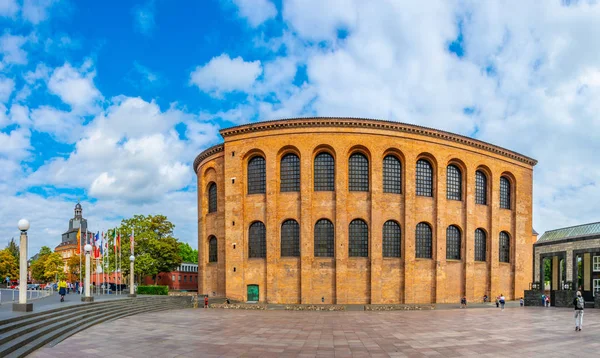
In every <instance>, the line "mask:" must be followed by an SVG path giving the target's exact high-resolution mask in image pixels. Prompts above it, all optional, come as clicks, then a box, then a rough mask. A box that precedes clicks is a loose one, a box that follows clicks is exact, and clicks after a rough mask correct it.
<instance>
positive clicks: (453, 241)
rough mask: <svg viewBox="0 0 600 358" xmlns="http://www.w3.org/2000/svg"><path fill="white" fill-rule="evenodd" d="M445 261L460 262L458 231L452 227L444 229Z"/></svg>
mask: <svg viewBox="0 0 600 358" xmlns="http://www.w3.org/2000/svg"><path fill="white" fill-rule="evenodd" d="M446 259H447V260H460V230H458V228H457V227H456V226H454V225H450V226H448V228H447V229H446Z"/></svg>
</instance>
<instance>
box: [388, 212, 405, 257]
mask: <svg viewBox="0 0 600 358" xmlns="http://www.w3.org/2000/svg"><path fill="white" fill-rule="evenodd" d="M401 240H402V233H401V231H400V225H398V223H397V222H395V221H393V220H388V221H386V222H385V224H383V257H400V250H401V246H400V242H401Z"/></svg>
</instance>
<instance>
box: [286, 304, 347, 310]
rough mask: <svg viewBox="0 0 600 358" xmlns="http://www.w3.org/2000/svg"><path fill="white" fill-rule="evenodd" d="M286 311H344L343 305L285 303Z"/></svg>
mask: <svg viewBox="0 0 600 358" xmlns="http://www.w3.org/2000/svg"><path fill="white" fill-rule="evenodd" d="M285 310H286V311H345V310H346V307H345V306H343V305H286V306H285Z"/></svg>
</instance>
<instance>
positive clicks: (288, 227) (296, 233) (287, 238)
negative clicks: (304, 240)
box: [281, 220, 300, 257]
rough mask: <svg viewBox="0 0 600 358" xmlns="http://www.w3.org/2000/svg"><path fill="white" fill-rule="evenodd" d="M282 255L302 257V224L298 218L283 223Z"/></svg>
mask: <svg viewBox="0 0 600 358" xmlns="http://www.w3.org/2000/svg"><path fill="white" fill-rule="evenodd" d="M281 257H300V225H298V222H297V221H296V220H286V221H284V222H283V224H281Z"/></svg>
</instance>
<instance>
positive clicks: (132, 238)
mask: <svg viewBox="0 0 600 358" xmlns="http://www.w3.org/2000/svg"><path fill="white" fill-rule="evenodd" d="M130 242H131V254H132V255H133V247H134V246H135V245H134V237H133V229H131V237H130Z"/></svg>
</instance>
